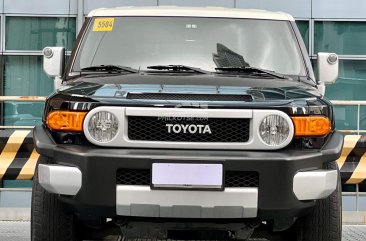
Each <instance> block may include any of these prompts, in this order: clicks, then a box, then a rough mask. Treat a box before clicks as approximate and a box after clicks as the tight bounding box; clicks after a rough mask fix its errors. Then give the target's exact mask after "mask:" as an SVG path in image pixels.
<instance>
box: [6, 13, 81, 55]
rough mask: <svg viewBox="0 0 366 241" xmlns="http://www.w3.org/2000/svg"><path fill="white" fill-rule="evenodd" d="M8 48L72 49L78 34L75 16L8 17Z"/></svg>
mask: <svg viewBox="0 0 366 241" xmlns="http://www.w3.org/2000/svg"><path fill="white" fill-rule="evenodd" d="M5 26H6V30H5V31H6V35H5V36H6V39H5V49H6V50H24V51H28V50H42V49H43V48H44V47H46V46H63V47H67V49H68V50H71V49H72V45H73V42H74V40H75V35H76V20H75V18H65V17H11V16H10V17H6V25H5Z"/></svg>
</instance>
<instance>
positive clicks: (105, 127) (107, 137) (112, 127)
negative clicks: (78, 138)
mask: <svg viewBox="0 0 366 241" xmlns="http://www.w3.org/2000/svg"><path fill="white" fill-rule="evenodd" d="M88 131H89V134H90V136H91V137H92V138H93V139H94V140H95V141H97V142H109V141H111V140H112V139H113V138H114V137H115V136H116V135H117V131H118V119H117V117H116V116H115V115H114V114H112V113H111V112H108V111H99V112H96V113H95V114H94V115H93V116H92V117H91V118H90V120H89V123H88Z"/></svg>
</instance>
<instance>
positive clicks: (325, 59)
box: [318, 53, 339, 84]
mask: <svg viewBox="0 0 366 241" xmlns="http://www.w3.org/2000/svg"><path fill="white" fill-rule="evenodd" d="M338 65H339V61H338V55H336V54H335V53H318V81H319V83H320V84H323V83H324V84H333V83H334V82H335V81H336V80H337V78H338Z"/></svg>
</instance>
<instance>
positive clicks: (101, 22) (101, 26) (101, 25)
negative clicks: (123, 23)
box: [93, 18, 114, 32]
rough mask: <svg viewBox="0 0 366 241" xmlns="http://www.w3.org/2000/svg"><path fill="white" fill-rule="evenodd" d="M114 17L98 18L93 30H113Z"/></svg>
mask: <svg viewBox="0 0 366 241" xmlns="http://www.w3.org/2000/svg"><path fill="white" fill-rule="evenodd" d="M113 25H114V18H96V19H95V21H94V26H93V32H104V31H112V30H113Z"/></svg>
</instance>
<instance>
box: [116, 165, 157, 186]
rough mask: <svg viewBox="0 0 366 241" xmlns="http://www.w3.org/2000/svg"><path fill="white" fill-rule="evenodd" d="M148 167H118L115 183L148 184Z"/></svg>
mask: <svg viewBox="0 0 366 241" xmlns="http://www.w3.org/2000/svg"><path fill="white" fill-rule="evenodd" d="M150 175H151V174H150V170H149V169H118V171H117V184H121V185H143V186H148V185H150Z"/></svg>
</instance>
